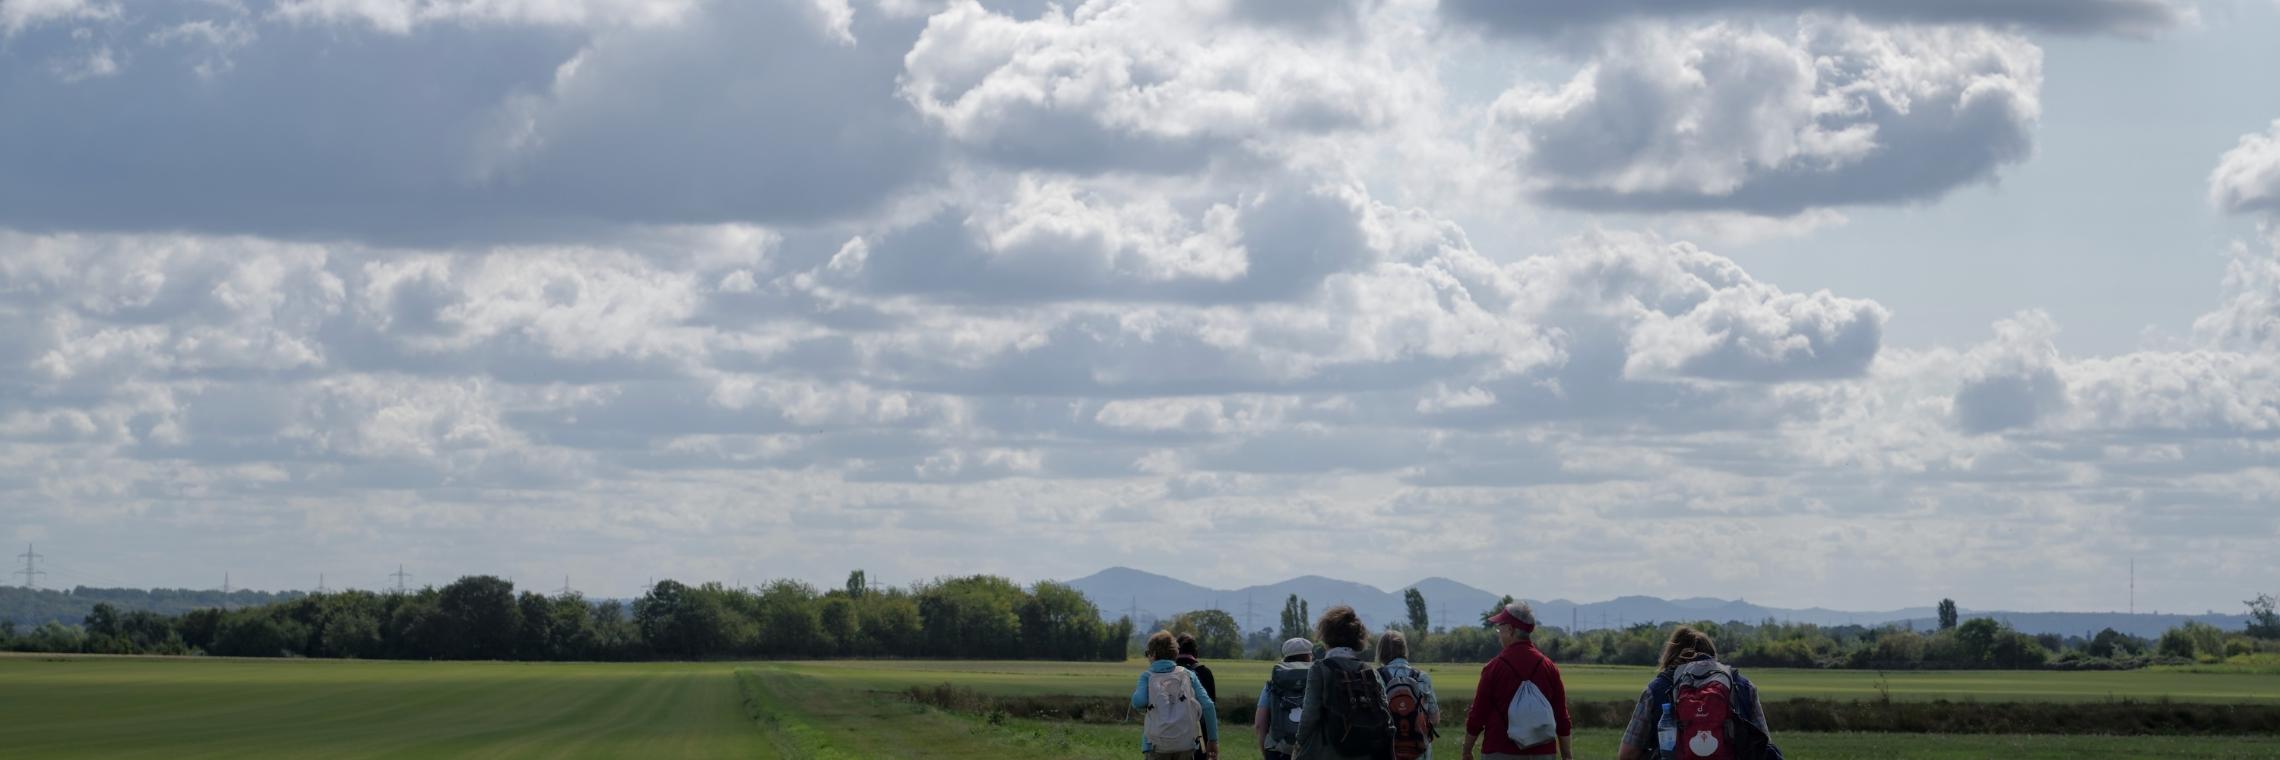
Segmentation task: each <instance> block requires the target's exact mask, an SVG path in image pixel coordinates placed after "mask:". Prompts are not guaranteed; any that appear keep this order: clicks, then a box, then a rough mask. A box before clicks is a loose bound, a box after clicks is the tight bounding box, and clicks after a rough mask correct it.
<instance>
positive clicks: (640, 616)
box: [633, 580, 732, 659]
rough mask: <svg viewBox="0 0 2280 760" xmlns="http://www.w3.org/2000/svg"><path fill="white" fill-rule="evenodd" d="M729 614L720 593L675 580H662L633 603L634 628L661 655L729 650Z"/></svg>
mask: <svg viewBox="0 0 2280 760" xmlns="http://www.w3.org/2000/svg"><path fill="white" fill-rule="evenodd" d="M707 585H717V584H707ZM728 615H729V613H728V611H727V610H726V609H723V608H722V607H721V604H720V599H719V597H718V596H717V595H714V594H709V593H703V589H701V588H690V587H689V586H688V585H686V584H683V583H681V582H679V581H674V580H662V581H658V582H657V584H656V585H654V586H650V587H649V593H647V594H643V595H642V596H641V598H640V599H636V600H634V603H633V622H634V628H635V629H636V630H638V631H639V632H640V636H641V640H642V641H643V642H646V643H647V644H648V645H649V646H650V647H651V648H652V649H654V650H655V651H656V652H657V653H659V654H665V655H670V656H675V657H686V658H689V659H698V658H702V657H707V656H712V655H717V654H719V653H721V652H724V651H726V650H727V649H728V644H729V643H730V642H731V641H732V639H731V638H730V631H729V624H728Z"/></svg>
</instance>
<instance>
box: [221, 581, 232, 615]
mask: <svg viewBox="0 0 2280 760" xmlns="http://www.w3.org/2000/svg"><path fill="white" fill-rule="evenodd" d="M229 609H230V574H229V573H228V572H224V573H222V611H223V612H228V611H229Z"/></svg>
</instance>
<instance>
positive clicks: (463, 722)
mask: <svg viewBox="0 0 2280 760" xmlns="http://www.w3.org/2000/svg"><path fill="white" fill-rule="evenodd" d="M1261 667H1263V666H1259V665H1254V664H1250V663H1226V664H1224V665H1218V666H1215V668H1216V669H1217V670H1218V671H1219V672H1220V673H1221V675H1220V679H1221V683H1222V684H1223V688H1225V689H1230V690H1232V689H1235V688H1244V689H1246V690H1247V689H1248V687H1247V686H1244V684H1248V683H1251V682H1252V681H1253V680H1255V678H1256V677H1263V673H1264V671H1263V670H1261ZM1462 670H1464V669H1463V668H1458V667H1455V666H1450V667H1443V668H1436V675H1435V677H1436V678H1437V679H1441V680H1442V681H1443V682H1444V686H1443V687H1442V688H1444V689H1449V688H1465V689H1469V688H1470V679H1469V677H1467V676H1464V675H1462V672H1461V671H1462ZM1254 671H1255V672H1254ZM1137 672H1138V665H1137V664H1128V665H1088V664H1067V663H933V662H831V663H700V664H687V663H640V664H518V663H428V662H356V661H309V660H225V659H207V658H190V659H155V658H102V657H85V658H51V657H0V756H5V757H9V758H17V757H30V758H46V757H90V758H93V757H101V758H137V757H148V758H160V757H164V758H223V757H227V758H245V757H328V758H377V757H462V756H477V757H505V758H515V757H740V758H816V759H819V760H835V759H845V760H856V759H862V758H884V757H894V758H982V757H987V758H1013V759H1015V760H1024V759H1030V758H1034V759H1035V760H1060V759H1062V758H1125V759H1129V758H1131V757H1133V755H1134V753H1135V752H1136V750H1137V747H1138V745H1137V735H1138V730H1137V728H1135V727H1130V726H1119V725H1099V724H1095V725H1075V724H1061V723H1051V722H1044V721H1035V720H1019V719H1004V720H997V721H991V720H988V719H985V718H982V717H978V716H972V715H962V714H953V713H947V712H944V711H941V710H936V709H933V708H928V707H923V706H919V705H915V704H912V703H910V702H907V701H904V700H902V699H900V698H898V697H897V696H895V695H894V694H891V693H887V692H891V691H895V690H899V689H900V688H903V687H904V686H907V685H913V684H937V683H943V682H946V681H947V682H951V683H957V684H961V685H965V686H970V687H973V688H976V689H978V690H984V691H989V692H994V693H1001V694H1037V695H1043V694H1096V695H1097V694H1110V695H1115V694H1124V693H1129V690H1130V688H1131V679H1132V677H1133V675H1134V674H1136V673H1137ZM1909 675H1910V676H1915V677H1916V678H1912V679H1905V680H1904V679H1902V678H1900V677H1898V676H1895V677H1893V678H1892V683H1893V692H1894V696H1895V698H1927V697H1931V696H1938V695H1939V694H1940V692H1938V691H1937V690H1938V689H1939V688H1943V687H1942V686H1941V685H1942V684H1959V685H1960V688H1964V689H1968V690H1969V692H1968V694H1967V695H1968V696H1973V697H1975V698H1980V699H2099V698H2103V696H2104V695H2103V693H2102V692H2101V693H2082V692H2081V691H2080V690H2081V689H2100V690H2104V689H2109V688H2114V687H2115V686H2116V685H2117V684H2118V685H2120V686H2121V687H2123V688H2126V689H2127V690H2128V691H2130V692H2132V693H2137V694H2143V695H2147V696H2155V695H2156V694H2155V693H2156V692H2159V693H2164V694H2169V695H2170V696H2173V697H2176V698H2179V699H2204V698H2205V699H2217V700H2225V701H2231V700H2235V699H2256V700H2272V699H2280V679H2274V678H2271V677H2269V676H2239V675H2234V674H2223V673H2140V674H2098V675H2099V676H2101V677H2100V678H2098V679H2074V678H2071V676H2074V675H2076V674H2064V673H2030V674H1997V673H1967V674H1909ZM2132 675H2135V676H2137V677H2138V678H2140V679H2142V680H2138V681H2130V680H2128V678H2129V677H2130V676H2132ZM1847 676H1849V677H1847ZM1638 677H1641V676H1640V674H1639V673H1638V672H1637V671H1633V670H1628V669H1598V668H1571V669H1570V672H1569V680H1570V683H1572V684H1575V688H1576V689H1577V690H1579V691H1581V692H1584V693H1587V694H1591V695H1594V696H1613V697H1621V696H1628V695H1627V694H1624V693H1623V692H1626V691H1630V690H1634V689H1636V686H1633V685H1629V683H1630V682H1631V681H1632V679H1635V678H1638ZM2117 677H2120V678H2122V679H2123V680H2120V681H2116V680H2112V679H2114V678H2117ZM1873 679H1874V675H1873V674H1829V673H1819V672H1810V673H1807V672H1794V673H1793V672H1774V671H1768V672H1766V673H1765V676H1764V678H1761V679H1760V680H1761V681H1765V682H1767V683H1769V684H1770V683H1776V682H1778V683H1782V684H1784V686H1783V687H1782V688H1792V689H1821V690H1822V691H1817V692H1813V693H1815V694H1818V695H1823V696H1847V695H1857V694H1856V691H1855V690H1857V689H1860V688H1871V689H1872V686H1869V687H1864V686H1862V685H1861V684H1864V683H1871V684H1872V682H1873ZM1903 683H1906V684H1907V687H1906V688H1907V689H1908V691H1905V692H1904V691H1903V686H1902V684H1903ZM1768 688H1769V689H1771V688H1773V687H1772V686H1768ZM2069 689H2074V690H2075V691H2072V692H2070V691H2068V690H2069ZM1947 695H1948V696H1964V695H1959V694H1955V693H1949V694H1947ZM1777 729H1778V727H1777ZM1244 736H1246V732H1245V731H1244V729H1242V728H1239V727H1233V726H1230V727H1229V738H1228V741H1227V744H1226V746H1225V747H1224V749H1225V750H1227V754H1226V756H1228V757H1231V758H1240V757H1255V756H1256V755H1253V754H1246V753H1245V752H1243V750H1244V749H1245V748H1246V747H1247V746H1248V741H1247V739H1245V738H1243V737H1244ZM1777 736H1779V738H1780V740H1781V742H1782V744H1783V746H1784V748H1786V749H1788V750H1789V754H1790V756H1791V757H1800V758H1816V759H1817V758H1918V757H1921V758H1987V757H2003V758H2005V759H2006V760H2028V759H2032V758H2082V757H2110V758H2124V757H2131V758H2135V757H2209V758H2265V757H2280V739H2275V738H2272V737H2221V738H2211V737H2191V738H2160V737H2155V738H2115V737H2058V736H1901V735H1864V734H1803V733H1789V734H1779V733H1778V732H1777ZM1577 739H1578V741H1577V747H1578V755H1579V756H1581V757H1610V756H1612V755H1613V754H1614V749H1615V744H1616V741H1617V740H1616V737H1615V736H1614V734H1613V732H1609V731H1587V732H1579V735H1578V737H1577ZM1444 747H1445V751H1446V753H1447V754H1445V755H1442V756H1443V757H1448V758H1453V757H1455V749H1456V745H1455V742H1454V740H1453V738H1450V737H1445V738H1444Z"/></svg>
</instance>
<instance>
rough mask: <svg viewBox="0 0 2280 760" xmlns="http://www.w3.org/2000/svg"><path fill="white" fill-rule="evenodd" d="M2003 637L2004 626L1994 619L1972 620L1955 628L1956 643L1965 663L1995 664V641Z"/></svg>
mask: <svg viewBox="0 0 2280 760" xmlns="http://www.w3.org/2000/svg"><path fill="white" fill-rule="evenodd" d="M2002 636H2003V624H2002V623H1998V622H1995V620H1994V619H1993V618H1972V619H1970V620H1966V621H1964V622H1963V623H1962V624H1961V625H1958V626H1956V628H1955V643H1956V647H1957V649H1958V653H1959V654H1961V655H1962V657H1963V659H1964V661H1965V662H1969V663H1972V664H1976V665H1985V664H1989V663H1992V662H1994V652H1995V640H1996V639H1998V638H2001V637H2002Z"/></svg>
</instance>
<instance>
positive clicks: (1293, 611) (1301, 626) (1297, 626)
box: [1281, 594, 1314, 640]
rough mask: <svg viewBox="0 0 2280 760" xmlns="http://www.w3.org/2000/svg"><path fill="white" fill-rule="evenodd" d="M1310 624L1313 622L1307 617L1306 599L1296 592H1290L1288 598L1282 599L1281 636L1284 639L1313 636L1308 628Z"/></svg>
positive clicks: (1309, 637)
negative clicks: (1299, 596)
mask: <svg viewBox="0 0 2280 760" xmlns="http://www.w3.org/2000/svg"><path fill="white" fill-rule="evenodd" d="M1312 625H1313V623H1312V622H1311V621H1309V620H1308V619H1307V614H1306V600H1304V599H1300V598H1298V595H1297V594H1292V595H1290V598H1289V599H1285V600H1283V608H1282V630H1281V634H1282V635H1281V638H1283V639H1286V640H1287V639H1311V638H1314V635H1313V633H1311V632H1310V631H1309V630H1308V628H1309V627H1311V626H1312Z"/></svg>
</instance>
